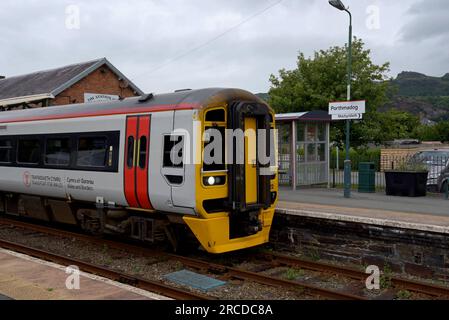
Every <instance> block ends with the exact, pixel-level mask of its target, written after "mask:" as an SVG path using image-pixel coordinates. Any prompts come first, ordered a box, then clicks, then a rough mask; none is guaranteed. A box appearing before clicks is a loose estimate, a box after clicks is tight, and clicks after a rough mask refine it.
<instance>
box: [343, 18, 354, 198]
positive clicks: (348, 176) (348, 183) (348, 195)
mask: <svg viewBox="0 0 449 320" xmlns="http://www.w3.org/2000/svg"><path fill="white" fill-rule="evenodd" d="M345 11H346V12H347V13H348V14H349V42H348V92H347V98H348V101H351V79H352V15H351V12H349V10H347V9H346V10H345ZM350 134H351V121H350V120H346V160H345V183H344V184H345V191H344V196H345V198H351V187H352V183H351V158H350V156H349V152H350V150H351V149H350V145H349V143H350Z"/></svg>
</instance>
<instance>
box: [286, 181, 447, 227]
mask: <svg viewBox="0 0 449 320" xmlns="http://www.w3.org/2000/svg"><path fill="white" fill-rule="evenodd" d="M279 200H280V201H279V203H278V206H277V213H278V214H290V215H301V216H306V217H312V218H322V219H332V220H341V221H346V222H358V223H366V224H372V225H381V226H390V227H397V228H404V229H414V230H421V231H426V232H437V233H445V234H449V201H448V200H445V199H444V198H443V197H442V196H441V197H437V196H430V197H420V198H407V197H391V196H386V195H385V194H382V193H373V194H366V193H358V192H353V193H352V197H351V198H350V199H346V198H344V197H343V190H336V189H324V188H323V189H321V188H311V189H302V190H296V191H292V190H290V189H286V188H282V189H280V191H279Z"/></svg>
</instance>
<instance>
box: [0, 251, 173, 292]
mask: <svg viewBox="0 0 449 320" xmlns="http://www.w3.org/2000/svg"><path fill="white" fill-rule="evenodd" d="M0 261H1V262H0V299H14V300H169V298H166V297H163V296H160V295H157V294H153V293H151V292H147V291H144V290H141V289H138V288H134V287H131V286H128V285H124V284H121V283H118V282H115V281H111V280H109V279H106V278H103V277H99V276H95V275H92V274H88V273H84V272H81V273H80V290H69V289H67V287H66V284H65V283H66V279H67V277H68V276H69V275H68V274H66V273H65V270H66V268H65V267H64V266H61V265H57V264H54V263H50V262H46V261H42V260H39V259H35V258H32V257H29V256H26V255H23V254H20V253H16V252H11V251H9V250H4V249H2V248H0Z"/></svg>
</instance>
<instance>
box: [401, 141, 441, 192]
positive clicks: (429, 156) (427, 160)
mask: <svg viewBox="0 0 449 320" xmlns="http://www.w3.org/2000/svg"><path fill="white" fill-rule="evenodd" d="M409 161H410V162H414V163H423V164H424V165H425V166H426V167H427V168H428V170H429V175H428V178H427V189H429V190H434V191H439V192H443V191H444V190H445V184H447V183H448V181H449V149H432V150H423V151H420V152H418V153H416V154H415V155H414V156H413V157H412V158H411V159H410V160H409Z"/></svg>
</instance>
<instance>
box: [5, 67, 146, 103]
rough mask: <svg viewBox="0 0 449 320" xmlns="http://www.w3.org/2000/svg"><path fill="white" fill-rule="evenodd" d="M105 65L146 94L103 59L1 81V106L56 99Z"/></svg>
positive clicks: (138, 91) (135, 89)
mask: <svg viewBox="0 0 449 320" xmlns="http://www.w3.org/2000/svg"><path fill="white" fill-rule="evenodd" d="M104 65H107V66H108V67H109V68H110V69H111V70H112V71H113V72H114V73H115V74H116V75H117V76H118V77H120V78H122V79H124V80H125V81H127V82H128V83H129V85H130V87H131V88H132V89H133V90H134V91H135V92H137V94H138V95H143V94H144V92H143V91H142V90H140V89H139V88H138V87H137V86H136V85H135V84H134V83H132V82H131V81H130V80H129V79H128V78H126V77H125V75H123V74H122V73H121V72H120V71H119V70H118V69H117V68H115V67H114V66H113V65H112V64H111V63H110V62H109V61H108V60H107V59H106V58H102V59H97V60H93V61H88V62H83V63H78V64H73V65H69V66H65V67H61V68H56V69H51V70H44V71H38V72H34V73H30V74H25V75H20V76H15V77H10V78H6V79H3V80H0V105H5V104H7V103H6V102H5V101H3V100H7V99H13V98H21V97H30V96H31V97H30V101H29V102H31V101H32V99H33V98H32V96H36V97H37V96H39V97H40V96H44V95H45V96H48V97H51V96H53V97H55V96H57V95H58V94H59V93H61V92H62V91H64V90H66V89H67V88H69V87H71V86H72V85H73V84H75V83H77V82H78V81H80V80H81V79H83V78H85V77H86V76H88V75H89V74H90V73H92V72H93V71H95V70H97V69H98V68H100V67H102V66H104Z"/></svg>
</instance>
